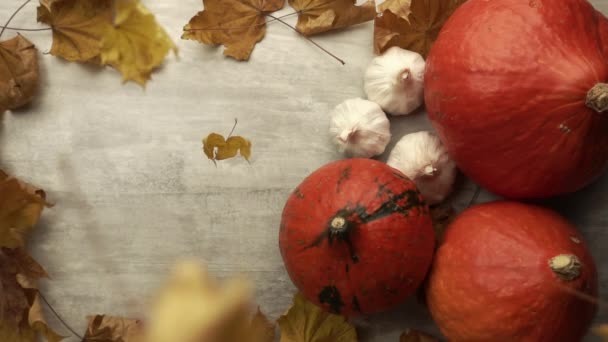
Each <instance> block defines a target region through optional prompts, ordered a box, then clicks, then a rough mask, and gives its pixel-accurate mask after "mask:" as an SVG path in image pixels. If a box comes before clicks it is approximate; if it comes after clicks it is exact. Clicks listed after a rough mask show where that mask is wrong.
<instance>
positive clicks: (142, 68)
mask: <svg viewBox="0 0 608 342" xmlns="http://www.w3.org/2000/svg"><path fill="white" fill-rule="evenodd" d="M114 11H115V16H114V20H113V22H112V25H110V26H109V29H108V30H107V31H106V32H105V33H104V35H103V37H102V39H101V50H100V58H101V63H103V64H108V65H111V66H113V67H114V68H116V69H117V70H118V71H120V73H121V74H122V76H123V81H124V82H126V81H135V82H137V83H139V84H140V85H142V86H143V85H145V84H146V82H147V81H148V80H150V75H151V74H152V71H154V69H156V68H158V67H159V66H160V65H161V64H162V62H163V61H164V59H165V57H166V56H167V54H168V53H169V51H171V50H173V51H174V52H175V53H177V47H176V46H175V44H173V41H172V40H171V38H170V37H169V35H168V34H167V32H165V30H164V29H163V28H162V27H161V26H160V25H159V24H158V23H157V22H156V19H155V18H154V15H152V13H150V12H149V11H148V9H146V7H144V5H142V4H141V3H140V2H139V0H136V1H134V0H131V1H115V2H114Z"/></svg>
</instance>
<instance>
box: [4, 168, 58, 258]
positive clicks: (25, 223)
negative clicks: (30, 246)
mask: <svg viewBox="0 0 608 342" xmlns="http://www.w3.org/2000/svg"><path fill="white" fill-rule="evenodd" d="M45 197H46V195H45V193H44V191H42V190H40V189H36V188H34V187H32V186H31V185H28V184H26V183H23V182H20V181H19V180H17V179H16V178H12V177H9V176H8V175H7V174H6V173H4V172H3V171H2V170H0V247H9V248H14V247H22V246H24V245H25V241H26V239H27V234H28V233H29V231H30V229H31V228H32V227H33V226H34V225H35V224H36V223H37V222H38V219H39V218H40V214H41V213H42V210H43V209H44V207H45V206H48V203H46V201H45Z"/></svg>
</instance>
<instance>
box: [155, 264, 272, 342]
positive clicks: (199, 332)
mask: <svg viewBox="0 0 608 342" xmlns="http://www.w3.org/2000/svg"><path fill="white" fill-rule="evenodd" d="M252 296H253V294H252V289H251V285H250V284H249V282H248V281H246V280H244V279H242V278H235V279H232V280H228V281H226V282H223V283H222V284H220V283H218V282H217V281H216V280H215V279H214V278H212V277H211V276H210V275H209V273H208V272H207V269H206V267H205V266H204V265H200V264H199V263H197V262H194V261H184V262H181V263H179V264H178V265H177V267H176V268H175V270H174V272H173V275H172V276H171V277H170V279H169V281H168V282H167V284H166V285H165V286H164V287H163V288H162V289H161V291H160V294H159V295H158V297H157V298H156V300H155V303H154V305H153V307H152V310H151V313H150V320H149V322H148V324H147V325H146V328H147V329H146V332H145V338H146V342H167V341H180V342H202V341H205V342H241V341H253V342H271V341H273V339H274V334H272V335H270V328H269V327H268V325H266V324H267V320H266V319H265V318H263V316H262V317H258V315H261V313H259V314H258V315H256V316H254V318H253V319H251V318H250V317H251V312H250V308H251V305H252ZM265 322H266V323H265ZM272 329H273V330H274V328H272Z"/></svg>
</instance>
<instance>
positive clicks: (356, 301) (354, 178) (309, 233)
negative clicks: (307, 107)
mask: <svg viewBox="0 0 608 342" xmlns="http://www.w3.org/2000/svg"><path fill="white" fill-rule="evenodd" d="M279 245H280V249H281V255H282V256H283V261H284V262H285V267H286V268H287V271H288V273H289V276H290V277H291V279H292V281H293V282H294V284H295V285H296V286H297V288H298V289H299V290H300V291H301V292H302V294H303V295H304V296H305V297H306V298H307V299H308V300H310V301H312V302H313V303H315V304H317V305H319V306H320V307H322V308H324V309H325V310H328V311H331V312H334V313H339V314H343V315H347V316H350V315H358V314H367V313H373V312H378V311H382V310H385V309H387V308H389V307H391V306H394V305H397V304H399V303H400V302H402V301H403V300H404V299H406V298H407V297H408V296H409V295H411V294H413V293H414V292H415V290H416V288H418V287H419V285H420V284H421V283H422V281H423V279H424V277H425V275H426V273H427V271H428V268H429V266H430V264H431V260H432V256H433V252H434V247H435V234H434V232H433V227H432V222H431V218H430V215H429V209H428V207H427V205H426V204H425V203H424V200H423V199H422V197H421V196H420V193H419V192H418V190H417V189H416V186H415V185H414V183H413V182H412V181H411V180H409V179H408V178H406V177H405V176H404V175H403V174H401V173H400V172H399V171H397V170H395V169H393V168H391V167H390V166H388V165H386V164H384V163H381V162H379V161H375V160H370V159H348V160H341V161H337V162H333V163H330V164H328V165H325V166H323V167H321V168H320V169H319V170H317V171H315V172H314V173H312V174H311V175H310V176H308V177H307V178H306V179H305V180H304V181H303V182H302V183H301V184H300V185H299V186H298V187H297V188H296V189H295V190H294V192H293V193H292V194H291V196H290V197H289V199H288V201H287V203H286V204H285V208H284V210H283V217H282V221H281V228H280V233H279Z"/></svg>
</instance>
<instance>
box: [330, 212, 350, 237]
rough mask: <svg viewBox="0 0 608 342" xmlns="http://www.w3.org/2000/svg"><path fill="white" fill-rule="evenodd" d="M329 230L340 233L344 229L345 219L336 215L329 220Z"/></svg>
mask: <svg viewBox="0 0 608 342" xmlns="http://www.w3.org/2000/svg"><path fill="white" fill-rule="evenodd" d="M330 226H331V228H330V229H331V230H332V232H333V233H340V232H343V231H345V230H346V219H345V218H344V217H342V216H336V217H334V218H333V219H332V220H331V223H330Z"/></svg>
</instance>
